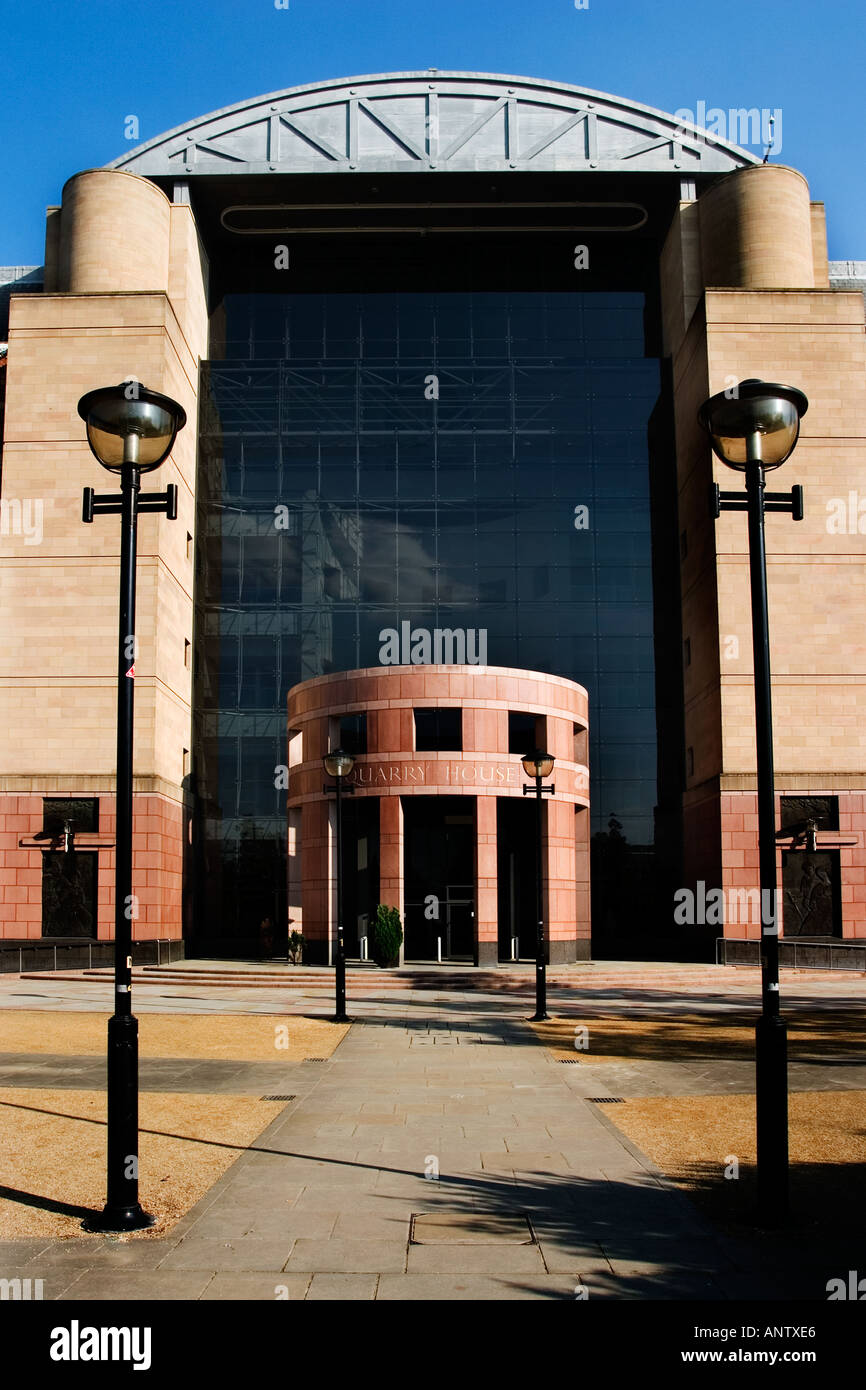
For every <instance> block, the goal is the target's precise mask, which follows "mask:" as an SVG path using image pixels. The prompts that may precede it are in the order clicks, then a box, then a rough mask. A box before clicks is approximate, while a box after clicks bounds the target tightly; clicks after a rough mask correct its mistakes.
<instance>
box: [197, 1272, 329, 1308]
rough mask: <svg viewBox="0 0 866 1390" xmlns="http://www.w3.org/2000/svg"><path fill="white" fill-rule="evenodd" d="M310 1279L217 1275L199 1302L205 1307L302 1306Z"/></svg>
mask: <svg viewBox="0 0 866 1390" xmlns="http://www.w3.org/2000/svg"><path fill="white" fill-rule="evenodd" d="M311 1278H312V1276H311V1275H309V1274H277V1275H273V1274H250V1273H241V1274H215V1275H214V1276H213V1278H212V1279H211V1281H210V1283H209V1284H208V1285H207V1286H206V1288H205V1290H204V1292H203V1293H201V1294H200V1295H199V1299H200V1301H201V1302H202V1303H217V1302H220V1303H227V1302H230V1301H237V1302H242V1303H246V1302H254V1303H274V1302H288V1303H300V1302H303V1300H304V1299H305V1298H306V1296H307V1290H308V1288H309V1287H310V1280H311Z"/></svg>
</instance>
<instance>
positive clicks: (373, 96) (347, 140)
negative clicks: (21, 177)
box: [108, 69, 759, 180]
mask: <svg viewBox="0 0 866 1390" xmlns="http://www.w3.org/2000/svg"><path fill="white" fill-rule="evenodd" d="M756 163H759V161H758V160H757V159H756V158H755V157H754V156H753V155H751V154H749V153H748V152H747V151H745V150H742V149H740V148H739V147H738V146H736V145H732V144H730V143H728V142H727V141H725V140H720V139H719V138H718V136H716V135H712V136H710V135H708V134H707V133H706V132H705V131H701V130H700V129H699V128H698V127H696V126H690V125H684V124H682V123H680V122H678V121H677V119H676V117H674V116H672V115H667V114H666V113H665V112H663V111H656V110H654V109H653V108H652V107H650V106H643V105H641V104H640V103H639V102H632V101H625V100H623V99H622V98H621V97H614V96H609V95H607V94H606V93H604V92H595V91H592V90H590V89H589V88H585V87H573V86H570V85H568V84H566V83H551V82H543V81H540V80H537V79H534V78H526V77H507V76H500V75H498V74H491V73H472V72H439V71H438V70H436V69H430V70H429V71H427V72H405V73H399V72H398V73H393V72H392V73H383V74H380V75H377V76H367V77H355V78H343V79H340V80H339V81H330V82H315V83H311V84H308V85H305V86H302V87H290V88H288V89H286V90H285V91H281V92H272V93H270V94H269V95H267V96H261V97H256V98H254V99H253V100H251V101H244V102H239V103H238V104H237V105H235V106H229V107H225V108H224V109H223V110H221V111H214V112H212V113H211V114H210V115H207V116H202V117H199V118H198V119H196V120H194V121H190V122H188V123H187V124H186V125H183V126H178V127H177V128H176V129H175V130H171V131H168V132H166V134H164V135H159V136H157V137H156V138H155V139H153V140H149V141H148V142H147V143H145V144H143V145H140V146H138V147H137V148H136V149H134V150H132V151H131V152H129V153H128V154H125V155H123V156H122V157H121V158H120V159H116V160H114V162H113V163H112V164H110V165H109V166H108V167H109V168H112V169H124V170H126V171H127V172H129V173H132V174H142V175H144V176H145V177H147V178H155V179H162V178H171V177H174V178H179V179H181V180H186V179H188V178H189V177H190V176H194V175H213V174H267V173H279V174H295V173H303V174H309V173H336V172H343V171H353V170H357V171H358V172H360V173H402V172H406V171H423V170H431V171H432V170H445V171H452V172H493V171H496V170H500V169H501V170H511V169H519V170H531V171H534V170H538V171H548V172H550V171H555V172H559V171H575V172H584V171H590V170H599V171H607V172H615V173H644V174H645V173H648V172H650V173H668V174H673V173H678V174H679V176H680V177H686V178H688V177H693V176H694V175H696V174H713V175H718V174H727V173H731V172H733V171H734V170H736V169H741V168H744V167H746V166H748V165H750V164H756Z"/></svg>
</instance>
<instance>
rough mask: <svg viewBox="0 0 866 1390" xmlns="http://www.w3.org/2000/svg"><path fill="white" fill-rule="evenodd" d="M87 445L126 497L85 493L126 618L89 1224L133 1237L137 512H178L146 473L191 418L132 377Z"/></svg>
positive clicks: (144, 1219)
mask: <svg viewBox="0 0 866 1390" xmlns="http://www.w3.org/2000/svg"><path fill="white" fill-rule="evenodd" d="M78 413H79V415H80V416H81V418H82V419H83V420H85V421H86V423H87V442H88V444H89V445H90V448H91V450H92V451H93V453H94V455H95V457H96V458H97V459H98V460H99V462H100V463H101V464H102V466H103V468H107V469H108V471H109V473H117V474H118V475H119V477H120V495H119V496H118V494H117V493H105V494H100V495H97V494H95V493H94V490H93V488H92V487H86V488H85V489H84V505H83V509H82V516H83V520H84V521H86V522H91V521H92V520H93V518H94V516H96V515H101V514H103V513H117V514H119V515H120V621H119V625H118V646H117V833H116V836H115V840H116V848H115V890H114V891H115V904H114V1014H113V1016H112V1017H111V1018H110V1019H109V1021H108V1200H107V1201H106V1204H105V1207H104V1208H103V1211H102V1212H101V1214H100V1215H99V1217H97V1218H96V1219H95V1220H94V1222H93V1223H92V1224H93V1227H94V1229H99V1230H102V1231H137V1230H140V1229H141V1228H142V1227H144V1226H152V1225H153V1221H154V1218H153V1217H152V1216H149V1215H148V1214H147V1212H145V1211H142V1208H141V1206H140V1205H139V1201H138V1020H137V1019H136V1018H135V1017H134V1015H133V1012H132V995H131V988H132V922H133V918H135V917H136V916H137V915H138V914H137V911H136V902H135V898H134V896H133V893H132V733H133V703H134V700H133V691H134V687H135V657H136V639H135V556H136V540H137V526H138V513H139V512H164V513H165V514H166V515H167V516H168V518H169V520H172V521H173V520H174V519H175V517H176V516H177V488H176V486H174V484H169V486H168V487H167V488H166V490H165V492H155V493H149V494H146V495H145V496H143V497H140V496H139V492H140V487H141V474H142V473H149V472H151V471H152V470H153V469H155V468H159V466H160V464H161V463H163V462H164V460H165V459H166V458H167V457H168V455H169V453H170V452H171V449H172V446H173V444H174V441H175V438H176V436H177V432H178V430H180V429H183V426H184V425H185V424H186V414H185V412H184V411H183V410H182V408H181V407H180V406H179V405H178V404H177V402H176V401H173V400H171V399H170V398H169V397H168V396H161V395H159V394H158V393H157V392H156V391H148V390H147V389H146V388H145V387H143V386H142V385H141V384H140V383H139V382H137V381H133V380H130V381H128V382H122V383H121V384H120V385H119V386H107V387H104V388H102V389H100V390H98V391H89V392H88V393H87V395H85V396H82V397H81V400H80V401H79V402H78Z"/></svg>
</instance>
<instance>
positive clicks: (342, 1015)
mask: <svg viewBox="0 0 866 1390" xmlns="http://www.w3.org/2000/svg"><path fill="white" fill-rule="evenodd" d="M322 763H323V764H324V768H325V771H326V772H327V774H328V776H329V777H333V779H334V781H335V783H336V788H334V787H328V786H325V787H323V789H322V790H323V791H326V792H329V791H334V790H335V789H336V793H337V817H336V820H337V954H336V957H335V960H334V966H335V970H334V979H335V987H336V1008H335V1012H334V1022H335V1023H348V1021H349V1019H348V1015H347V1014H346V949H345V945H344V943H343V795H344V793H348V794H349V795H353V794H354V791H355V788H354V787H353V786H351V785H344V780H345V778H346V777H348V775H349V773H350V772H351V771H352V768H353V767H354V766H355V759H354V758H353V757H352V755H351V753H346V752H344V751H343V749H342V748H335V749H334V751H333V753H326V754H325V756H324V758H323V759H322Z"/></svg>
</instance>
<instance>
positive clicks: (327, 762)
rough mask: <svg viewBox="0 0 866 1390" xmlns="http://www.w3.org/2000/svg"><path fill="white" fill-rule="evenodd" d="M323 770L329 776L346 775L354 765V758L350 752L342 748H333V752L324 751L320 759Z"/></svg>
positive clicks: (338, 776)
mask: <svg viewBox="0 0 866 1390" xmlns="http://www.w3.org/2000/svg"><path fill="white" fill-rule="evenodd" d="M322 763H323V764H324V768H325V771H326V772H327V774H328V776H329V777H336V778H340V777H348V775H349V773H350V772H351V771H352V768H353V767H354V766H355V759H354V758H353V757H352V754H351V753H347V752H345V750H344V749H342V748H335V749H334V751H333V753H326V754H325V756H324V758H323V759H322Z"/></svg>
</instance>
